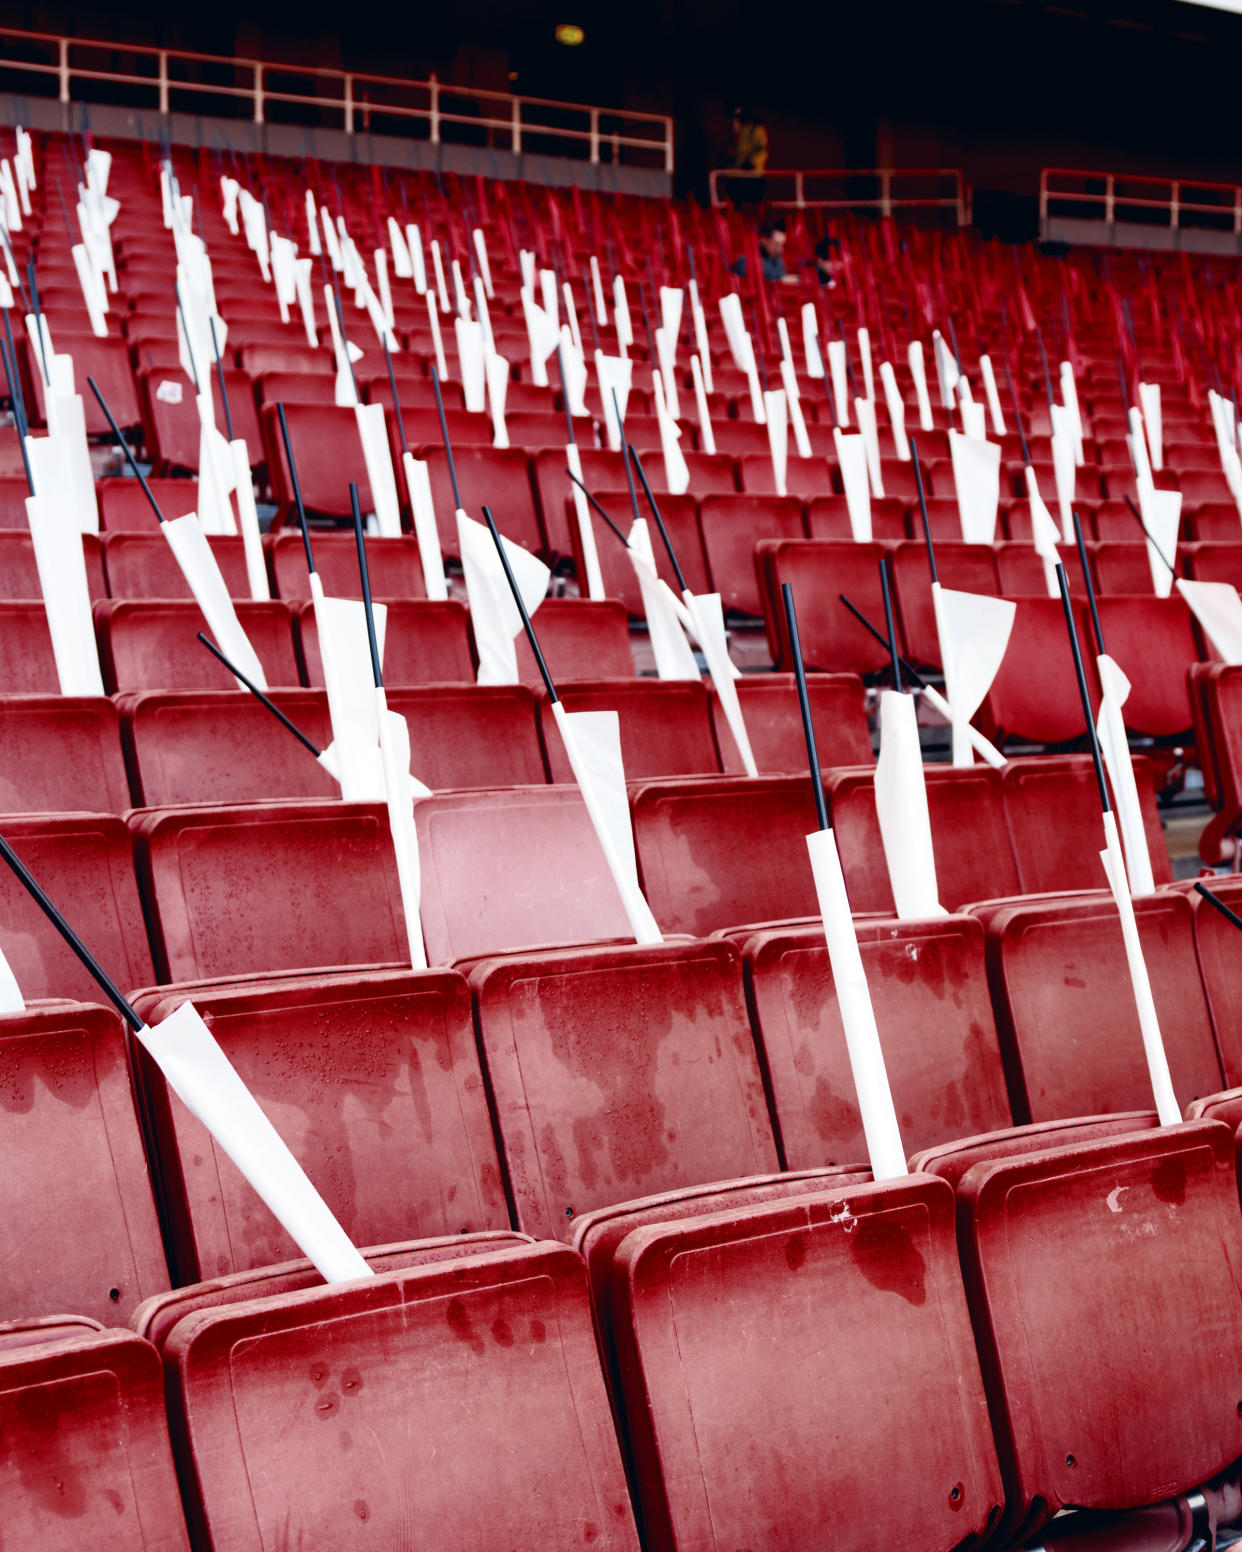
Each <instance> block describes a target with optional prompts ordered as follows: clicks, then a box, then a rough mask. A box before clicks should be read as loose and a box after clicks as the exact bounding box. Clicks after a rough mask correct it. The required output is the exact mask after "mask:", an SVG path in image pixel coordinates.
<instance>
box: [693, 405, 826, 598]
mask: <svg viewBox="0 0 1242 1552" xmlns="http://www.w3.org/2000/svg"><path fill="white" fill-rule="evenodd" d="M765 434H766V433H765ZM699 523H700V526H701V528H702V532H703V549H704V551H705V553H706V556H707V566H708V570H709V571H710V573H711V581H712V588H713V590H714V591H716V592H718V593H719V594H720V598H721V602H722V603H723V604H724V607H725V608H726V609H729V610H736V611H737V612H738V613H741V614H756V615H757V614H762V613H763V594H762V591H761V589H760V585H759V577H758V574H757V573H756V570H755V545H756V543H757V542H758V541H759V540H760V539H801V538H802V537H803V526H802V503H801V502H800V501H799V500H797V499H796V498H795V497H793V496H705V497H704V498H703V500H702V502H701V503H700V505H699ZM847 537H848V535H847ZM692 585H693V584H692Z"/></svg>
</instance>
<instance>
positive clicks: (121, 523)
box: [95, 476, 198, 534]
mask: <svg viewBox="0 0 1242 1552" xmlns="http://www.w3.org/2000/svg"><path fill="white" fill-rule="evenodd" d="M147 486H148V488H149V489H150V491H151V494H152V495H153V496H154V497H155V499H156V501H157V502H158V504H159V508H160V511H161V512H163V514H164V516H165V517H168V518H172V517H184V516H185V514H186V513H187V512H196V511H197V510H198V481H197V480H196V479H194V480H191V479H165V480H161V479H156V478H155V477H154V476H152V478H150V479H148V481H147ZM95 495H96V497H97V499H98V502H99V526H100V528H102V529H103V530H104V531H105V532H111V531H112V530H113V529H119V530H122V531H124V532H128V533H139V534H149V533H152V532H154V529H155V524H156V523H157V522H158V521H159V519H158V518H157V517H156V515H155V513H154V512H152V510H151V503H150V502H149V501H148V500H147V498H146V495H145V494H144V492H143V489H142V486H141V485H140V484H139V482H138V481H137V480H135V479H123V478H121V477H120V476H113V477H112V478H110V479H103V480H96V482H95Z"/></svg>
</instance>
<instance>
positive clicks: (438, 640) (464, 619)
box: [297, 598, 474, 686]
mask: <svg viewBox="0 0 1242 1552" xmlns="http://www.w3.org/2000/svg"><path fill="white" fill-rule="evenodd" d="M383 601H384V602H385V603H386V604H387V608H388V619H387V623H386V625H385V630H384V683H385V684H387V685H392V686H396V685H411V684H472V683H473V682H474V662H473V659H472V658H471V656H470V636H469V625H468V616H467V613H466V607H465V605H464V604H460V603H457V602H455V601H454V600H453V599H437V600H434V601H433V600H431V599H426V598H419V599H387V600H383ZM297 621H298V630H299V633H300V635H301V640H302V658H303V661H304V662H305V664H306V678H307V681H308V683H310V684H313V685H321V684H322V683H323V659H322V658H321V657H320V655H319V636H318V632H317V631H316V629H315V606H314V604H312V603H309V602H308V603H304V604H302V605H301V607H300V608H299V609H298V613H297Z"/></svg>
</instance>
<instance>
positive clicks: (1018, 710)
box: [984, 563, 1099, 744]
mask: <svg viewBox="0 0 1242 1552" xmlns="http://www.w3.org/2000/svg"><path fill="white" fill-rule="evenodd" d="M1041 569H1042V563H1041ZM1014 603H1015V604H1016V606H1017V607H1016V611H1015V613H1014V619H1013V628H1012V630H1011V631H1010V633H1009V644H1008V646H1007V647H1006V648H1005V655H1004V657H1003V658H1002V659H1001V665H1000V668H999V669H998V670H997V674H996V678H995V679H993V681H992V685H991V688H990V689H989V691H988V695H987V701H986V703H985V712H984V716H985V718H986V719H988V720H990V721H991V723H992V724H993V725H994V726H995V728H996V729H997V736H996V739H995V740H994V741H995V742H996V743H997V744H1003V743H1005V742H1006V740H1009V739H1015V740H1018V741H1019V742H1022V743H1032V744H1063V743H1068V742H1070V741H1071V740H1073V739H1078V738H1083V737H1085V735H1086V731H1087V730H1086V724H1085V722H1084V720H1083V711H1082V698H1081V697H1080V695H1079V693H1078V680H1077V678H1076V676H1075V673H1074V659H1073V654H1072V653H1071V651H1070V644H1069V639H1068V637H1067V636H1066V632H1065V613H1064V610H1063V609H1062V606H1061V600H1060V599H1059V598H1048V597H1044V598H1016V599H1014ZM1076 623H1077V626H1078V639H1079V642H1080V643H1081V644H1082V645H1083V648H1084V652H1083V658H1084V663H1085V665H1086V669H1087V683H1088V689H1089V690H1090V691H1091V693H1092V700H1093V702H1094V701H1097V700H1098V695H1099V689H1098V685H1097V684H1096V674H1095V665H1094V655H1093V654H1092V653H1091V651H1090V642H1091V628H1090V624H1089V622H1088V617H1087V611H1086V609H1085V607H1083V608H1080V609H1079V610H1078V611H1077V614H1076Z"/></svg>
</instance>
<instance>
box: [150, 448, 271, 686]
mask: <svg viewBox="0 0 1242 1552" xmlns="http://www.w3.org/2000/svg"><path fill="white" fill-rule="evenodd" d="M225 445H226V446H227V443H226V444H225ZM160 529H161V531H162V532H163V535H164V538H165V539H166V540H167V541H168V547H169V548H170V549H171V550H172V552H173V556H174V557H175V559H176V562H177V564H178V565H179V566H180V567H181V574H182V576H184V577H185V579H186V582H187V583H188V584H189V587H190V591H191V592H192V593H193V594H194V597H195V599H196V601H197V603H198V607H199V608H200V609H201V610H202V613H203V618H204V619H205V620H206V621H207V627H208V629H209V630H210V631H211V634H212V635H213V636H214V637H215V640H216V645H217V646H218V647H219V648H220V650H221V652H223V653H224V655H225V657H227V658H228V659H229V661H230V662H231V663H233V664H235V665H236V667H238V668H240V669H241V671H242V672H243V673H244V674H245V675H246V676H247V677H248V678H249V679H251V680H252V681H253V682H254V683H255V684H257V685H258V686H259V688H260V689H261V690H266V689H267V679H266V678H265V677H264V674H263V665H262V663H260V662H259V656H258V653H257V652H256V651H255V650H254V648H253V647H252V646H251V645H250V638H249V637H248V636H247V635H246V632H245V631H244V630H243V629H242V625H241V621H240V620H239V619H238V618H237V611H236V610H235V609H234V608H233V600H232V599H231V598H230V597H229V590H228V586H227V584H226V583H225V580H224V578H223V577H222V576H221V575H220V567H219V565H218V564H217V562H216V557H215V556H214V555H213V554H212V552H211V546H210V545H209V544H208V543H207V535H206V534H205V533H204V531H203V526H202V524H201V523H200V522H199V520H198V514H197V513H195V512H187V513H186V514H185V516H184V517H172V518H169V519H168V521H167V522H164V523H161V524H160ZM238 688H239V689H242V688H244V686H242V685H239V686H238Z"/></svg>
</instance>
